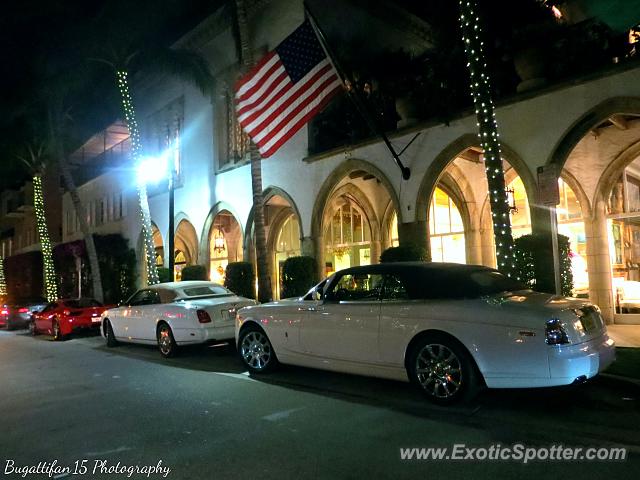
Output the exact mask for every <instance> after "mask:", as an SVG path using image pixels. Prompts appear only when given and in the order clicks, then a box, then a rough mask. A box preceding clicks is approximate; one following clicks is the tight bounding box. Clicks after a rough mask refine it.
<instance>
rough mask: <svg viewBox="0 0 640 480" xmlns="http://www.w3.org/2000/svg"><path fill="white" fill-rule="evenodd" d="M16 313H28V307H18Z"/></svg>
mask: <svg viewBox="0 0 640 480" xmlns="http://www.w3.org/2000/svg"><path fill="white" fill-rule="evenodd" d="M18 313H29V309H28V308H19V309H18Z"/></svg>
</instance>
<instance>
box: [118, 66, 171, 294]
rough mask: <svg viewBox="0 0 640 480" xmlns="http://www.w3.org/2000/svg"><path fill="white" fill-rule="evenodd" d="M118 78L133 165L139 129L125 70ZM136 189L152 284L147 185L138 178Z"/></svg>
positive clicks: (139, 148)
mask: <svg viewBox="0 0 640 480" xmlns="http://www.w3.org/2000/svg"><path fill="white" fill-rule="evenodd" d="M116 78H117V80H118V89H119V90H120V98H121V99H122V109H123V111H124V118H125V121H126V122H127V126H128V127H129V135H130V137H131V159H132V160H133V163H134V165H136V166H137V165H138V164H139V163H140V158H141V153H142V144H141V142H140V130H139V128H138V122H137V120H136V113H135V110H134V108H133V101H132V98H131V94H130V93H129V80H128V75H127V71H126V70H118V71H117V72H116ZM136 186H137V190H138V201H139V203H140V221H141V223H142V237H143V242H144V252H145V259H146V262H145V264H146V271H147V283H148V284H149V285H154V284H156V283H160V279H159V278H158V269H157V267H156V254H155V246H154V244H153V232H152V230H151V212H150V211H149V200H148V197H147V185H146V184H145V183H144V182H143V181H141V180H140V179H138V180H137V181H136Z"/></svg>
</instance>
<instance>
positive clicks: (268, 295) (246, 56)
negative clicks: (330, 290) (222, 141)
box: [236, 0, 273, 302]
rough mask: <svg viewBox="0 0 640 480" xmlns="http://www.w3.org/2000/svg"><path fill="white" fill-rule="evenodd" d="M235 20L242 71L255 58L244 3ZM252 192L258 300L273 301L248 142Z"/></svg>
mask: <svg viewBox="0 0 640 480" xmlns="http://www.w3.org/2000/svg"><path fill="white" fill-rule="evenodd" d="M236 18H237V21H238V36H239V39H240V56H241V58H242V63H243V65H244V67H245V70H248V69H249V68H251V67H252V66H253V63H254V59H253V53H252V51H251V46H250V45H249V24H248V22H247V11H246V5H245V2H244V0H236ZM249 152H250V155H251V190H252V192H253V224H254V234H255V247H256V263H257V269H258V300H259V301H260V302H270V301H271V300H273V293H272V291H271V272H270V270H271V268H270V267H271V264H270V262H269V252H268V251H267V240H266V235H265V231H264V205H263V202H262V157H260V152H259V151H258V148H257V147H256V145H255V144H254V143H253V142H251V147H250V149H249Z"/></svg>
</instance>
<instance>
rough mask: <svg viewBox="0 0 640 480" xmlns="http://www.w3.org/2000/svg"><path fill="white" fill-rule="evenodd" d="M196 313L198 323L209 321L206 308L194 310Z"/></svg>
mask: <svg viewBox="0 0 640 480" xmlns="http://www.w3.org/2000/svg"><path fill="white" fill-rule="evenodd" d="M196 314H197V315H198V321H199V322H200V323H211V317H210V316H209V314H208V313H207V311H206V310H196Z"/></svg>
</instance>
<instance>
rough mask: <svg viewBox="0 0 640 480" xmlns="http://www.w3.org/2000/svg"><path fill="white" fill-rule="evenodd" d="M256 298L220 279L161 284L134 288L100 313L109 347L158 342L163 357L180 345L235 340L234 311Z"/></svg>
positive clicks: (171, 354) (253, 303)
mask: <svg viewBox="0 0 640 480" xmlns="http://www.w3.org/2000/svg"><path fill="white" fill-rule="evenodd" d="M255 303H256V302H255V301H254V300H251V299H248V298H244V297H239V296H237V295H236V294H234V293H233V292H231V291H229V290H227V289H226V288H224V287H222V286H220V285H218V284H217V283H213V282H207V281H185V282H171V283H160V284H157V285H151V286H149V287H147V288H143V289H141V290H138V291H137V292H136V293H134V294H133V295H132V296H131V298H129V299H128V300H127V301H126V302H124V304H122V305H120V306H118V307H117V308H111V309H109V310H106V311H105V312H104V313H103V314H102V328H101V329H100V331H101V333H102V335H103V336H104V338H105V339H106V341H107V346H109V347H113V346H115V345H117V344H118V342H129V343H144V344H157V345H158V348H159V349H160V353H161V354H162V356H164V357H171V356H173V355H175V353H176V350H177V348H178V346H180V345H192V344H199V343H202V344H206V343H213V342H216V341H221V340H228V339H233V335H234V319H235V316H236V310H237V309H239V308H242V307H245V306H247V305H255Z"/></svg>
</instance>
